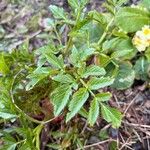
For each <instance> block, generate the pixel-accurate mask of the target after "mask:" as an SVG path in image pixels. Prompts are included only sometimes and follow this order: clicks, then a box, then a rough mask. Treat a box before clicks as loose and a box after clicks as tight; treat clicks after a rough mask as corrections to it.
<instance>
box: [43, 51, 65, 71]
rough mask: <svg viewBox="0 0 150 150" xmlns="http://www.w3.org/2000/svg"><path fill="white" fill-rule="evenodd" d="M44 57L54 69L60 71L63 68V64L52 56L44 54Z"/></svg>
mask: <svg viewBox="0 0 150 150" xmlns="http://www.w3.org/2000/svg"><path fill="white" fill-rule="evenodd" d="M44 56H45V57H46V58H47V61H48V62H49V63H50V64H51V65H53V66H54V67H56V68H59V69H62V68H63V67H64V64H63V62H62V61H61V60H60V59H59V58H58V57H56V56H55V55H54V54H52V53H48V54H44Z"/></svg>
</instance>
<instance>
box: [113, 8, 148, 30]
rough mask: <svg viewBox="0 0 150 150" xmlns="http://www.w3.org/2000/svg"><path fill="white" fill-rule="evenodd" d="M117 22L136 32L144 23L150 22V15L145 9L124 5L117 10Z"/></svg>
mask: <svg viewBox="0 0 150 150" xmlns="http://www.w3.org/2000/svg"><path fill="white" fill-rule="evenodd" d="M115 22H116V24H117V25H118V26H119V27H120V28H122V29H123V30H124V31H126V32H136V31H138V30H140V29H141V28H142V27H143V26H144V25H147V24H150V16H149V13H148V12H147V11H145V10H141V9H139V8H131V7H124V8H121V9H119V11H118V12H117V14H116V18H115Z"/></svg>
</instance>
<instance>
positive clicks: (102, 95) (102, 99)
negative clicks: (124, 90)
mask: <svg viewBox="0 0 150 150" xmlns="http://www.w3.org/2000/svg"><path fill="white" fill-rule="evenodd" d="M95 96H96V98H97V100H98V101H100V102H105V101H108V100H110V98H111V96H112V94H111V93H109V92H105V93H98V94H96V95H95Z"/></svg>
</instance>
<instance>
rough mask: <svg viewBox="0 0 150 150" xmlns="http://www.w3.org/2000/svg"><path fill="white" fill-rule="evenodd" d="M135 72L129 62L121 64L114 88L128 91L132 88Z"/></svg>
mask: <svg viewBox="0 0 150 150" xmlns="http://www.w3.org/2000/svg"><path fill="white" fill-rule="evenodd" d="M134 78H135V72H134V70H133V68H132V65H131V64H130V63H128V62H125V63H121V64H119V70H118V74H117V76H116V78H115V81H114V83H113V85H112V87H114V88H117V89H119V90H123V89H127V88H129V87H131V85H132V84H133V82H134Z"/></svg>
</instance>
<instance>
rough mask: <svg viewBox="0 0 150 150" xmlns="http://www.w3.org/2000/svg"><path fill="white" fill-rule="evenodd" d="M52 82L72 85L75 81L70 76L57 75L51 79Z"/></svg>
mask: <svg viewBox="0 0 150 150" xmlns="http://www.w3.org/2000/svg"><path fill="white" fill-rule="evenodd" d="M52 79H53V80H55V81H57V82H60V83H74V82H75V79H74V78H73V77H72V76H71V75H70V74H58V75H57V76H54V77H52Z"/></svg>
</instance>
